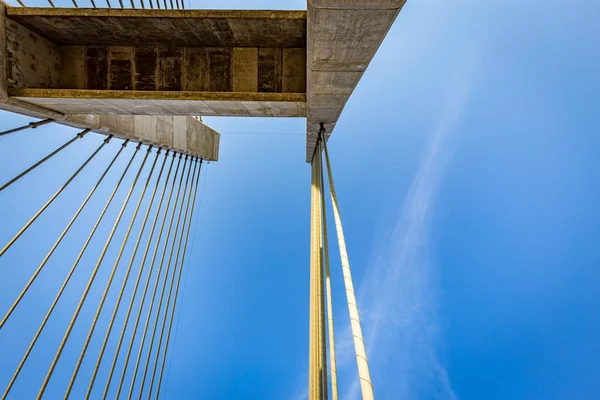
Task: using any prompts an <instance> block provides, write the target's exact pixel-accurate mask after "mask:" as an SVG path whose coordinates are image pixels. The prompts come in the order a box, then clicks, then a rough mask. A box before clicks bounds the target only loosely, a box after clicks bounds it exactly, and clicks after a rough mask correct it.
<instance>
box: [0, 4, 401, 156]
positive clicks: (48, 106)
mask: <svg viewBox="0 0 600 400" xmlns="http://www.w3.org/2000/svg"><path fill="white" fill-rule="evenodd" d="M404 2H405V0H308V9H307V11H306V12H305V11H229V10H223V11H220V10H202V11H201V10H117V9H94V10H91V9H64V8H53V9H49V8H42V9H35V8H10V9H8V10H6V11H5V12H6V18H4V19H0V23H1V21H6V23H5V27H0V28H2V29H0V30H1V31H2V33H5V34H6V35H7V38H6V40H3V43H2V47H0V51H1V54H0V64H1V63H5V66H6V68H3V70H5V71H6V72H7V77H6V79H2V75H1V74H0V80H1V82H0V99H3V100H2V101H3V104H4V105H3V108H4V109H15V110H19V109H21V110H24V109H25V110H28V112H31V110H34V111H35V112H36V113H39V112H40V110H41V111H43V112H44V113H46V114H110V115H124V114H126V115H149V116H152V115H171V116H173V115H179V116H190V115H199V114H200V115H206V116H263V117H265V116H269V117H271V116H272V117H307V125H306V126H307V128H306V129H307V145H306V160H307V161H309V162H310V161H311V160H312V156H313V153H314V146H315V143H316V139H317V133H318V131H319V128H320V125H321V124H324V126H325V129H326V130H327V134H328V135H330V134H331V132H332V131H333V129H334V128H335V125H336V122H337V120H338V119H339V118H340V115H341V113H342V110H343V108H344V106H345V104H346V102H347V100H348V98H349V97H350V96H351V94H352V92H353V91H354V88H355V87H356V85H357V84H358V82H359V81H360V79H361V77H362V75H363V73H364V71H365V70H366V68H367V66H368V65H369V63H370V62H371V60H372V58H373V57H374V55H375V52H376V51H377V49H378V48H379V46H380V44H381V42H382V40H383V39H384V37H385V35H386V34H387V31H388V30H389V28H390V27H391V25H392V24H393V22H394V20H395V19H396V17H397V15H398V13H399V12H400V10H401V9H402V7H403V5H404ZM2 38H3V36H2V34H0V39H2ZM38 54H39V55H40V57H38ZM82 100H85V101H82Z"/></svg>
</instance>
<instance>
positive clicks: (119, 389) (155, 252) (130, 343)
mask: <svg viewBox="0 0 600 400" xmlns="http://www.w3.org/2000/svg"><path fill="white" fill-rule="evenodd" d="M176 155H177V153H173V157H175V156H176ZM180 164H181V154H180V155H179V160H178V161H177V167H176V168H175V174H174V175H173V182H172V184H171V188H170V189H169V197H168V200H167V206H166V208H165V214H164V218H163V221H162V223H161V226H160V230H159V232H158V238H157V241H156V245H155V247H154V254H153V255H152V261H151V263H150V270H149V273H148V278H147V280H146V285H145V287H144V292H143V296H142V300H141V302H140V307H139V309H138V314H137V317H136V321H135V324H134V327H133V333H132V336H131V340H130V342H129V347H128V349H127V354H126V356H125V364H124V366H123V371H122V373H121V377H120V379H119V386H118V388H117V396H116V397H117V398H118V397H119V396H120V395H121V389H122V387H123V382H124V380H125V373H126V372H127V366H128V364H129V358H130V356H131V350H132V348H133V343H134V341H135V335H136V332H137V327H138V324H139V322H140V318H141V316H142V309H143V306H144V302H145V300H146V294H147V289H148V285H149V283H150V279H151V277H152V271H153V270H154V262H155V260H156V254H157V252H158V248H159V245H160V241H161V237H162V233H163V229H164V227H165V223H166V222H167V214H168V211H169V205H170V204H171V199H172V195H173V189H174V188H175V182H176V180H177V173H178V172H179V166H180ZM149 248H150V241H148V245H147V246H146V254H144V260H145V259H146V256H147V253H148V249H149ZM159 276H160V270H159V271H158V275H157V281H158V278H159ZM150 311H152V304H151V305H150V309H149V312H150ZM122 334H124V330H123V332H122ZM120 340H122V337H121V339H120ZM118 356H119V353H118V352H116V353H115V357H114V358H113V363H112V366H111V372H110V374H111V376H112V373H113V370H114V368H115V364H116V362H117V359H118ZM110 383H111V380H110V379H109V380H108V381H107V382H106V387H105V388H104V394H103V396H102V398H106V396H107V393H108V389H109V386H110Z"/></svg>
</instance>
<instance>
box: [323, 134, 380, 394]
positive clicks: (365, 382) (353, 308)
mask: <svg viewBox="0 0 600 400" xmlns="http://www.w3.org/2000/svg"><path fill="white" fill-rule="evenodd" d="M323 133H325V132H324V129H323V128H321V131H320V135H321V137H323ZM322 142H323V146H324V149H325V160H326V163H327V175H328V177H329V192H330V194H331V203H332V204H333V216H334V220H335V227H336V233H337V237H338V245H339V248H340V259H341V263H342V271H343V274H344V286H345V288H346V300H347V302H348V312H349V314H350V326H351V328H352V336H353V339H354V340H353V342H354V352H355V354H356V362H357V365H358V376H359V379H360V387H361V392H362V397H363V399H365V400H373V399H374V394H373V384H372V383H371V373H370V371H369V362H368V361H367V351H366V349H365V341H364V339H363V335H362V328H361V326H360V317H359V314H358V305H357V302H356V296H355V294H354V284H353V283H352V273H351V271H350V261H349V259H348V252H347V250H346V240H345V239H344V230H343V228H342V220H341V217H340V211H339V206H338V201H337V194H336V192H335V185H334V183H333V174H332V172H331V163H330V161H329V152H328V151H327V143H326V141H325V140H323V141H322Z"/></svg>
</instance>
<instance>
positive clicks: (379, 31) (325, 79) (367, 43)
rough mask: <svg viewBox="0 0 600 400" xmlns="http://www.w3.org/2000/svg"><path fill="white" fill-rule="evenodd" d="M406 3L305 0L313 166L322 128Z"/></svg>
mask: <svg viewBox="0 0 600 400" xmlns="http://www.w3.org/2000/svg"><path fill="white" fill-rule="evenodd" d="M404 3H405V0H308V17H307V21H308V25H307V56H306V66H307V70H306V73H307V100H306V101H307V121H306V122H307V126H306V132H307V139H306V140H307V141H306V161H307V162H311V161H312V158H313V154H314V151H315V145H316V143H317V134H318V132H319V128H320V124H321V123H322V124H324V125H325V129H326V131H327V132H328V134H331V132H332V130H333V129H334V128H335V124H336V123H337V121H338V119H339V118H340V115H341V114H342V111H343V109H344V106H345V105H346V102H347V101H348V99H349V98H350V96H351V95H352V92H353V91H354V88H355V87H356V85H357V84H358V82H359V81H360V79H361V78H362V76H363V74H364V71H365V70H366V69H367V67H368V65H369V64H370V62H371V60H372V59H373V57H374V56H375V53H376V52H377V49H378V48H379V46H380V45H381V42H382V41H383V39H384V38H385V36H386V34H387V32H388V30H389V29H390V27H391V26H392V24H393V23H394V21H395V19H396V16H397V15H398V13H399V12H400V10H401V9H402V7H403V6H404Z"/></svg>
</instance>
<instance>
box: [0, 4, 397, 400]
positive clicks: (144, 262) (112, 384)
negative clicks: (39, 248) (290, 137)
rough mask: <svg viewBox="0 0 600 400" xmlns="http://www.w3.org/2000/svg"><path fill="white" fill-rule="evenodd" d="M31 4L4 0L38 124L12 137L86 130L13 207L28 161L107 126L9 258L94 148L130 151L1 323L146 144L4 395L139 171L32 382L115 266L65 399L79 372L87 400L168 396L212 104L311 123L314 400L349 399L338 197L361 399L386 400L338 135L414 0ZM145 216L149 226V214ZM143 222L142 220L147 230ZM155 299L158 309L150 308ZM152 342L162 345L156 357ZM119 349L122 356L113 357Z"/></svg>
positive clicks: (214, 141) (10, 42)
mask: <svg viewBox="0 0 600 400" xmlns="http://www.w3.org/2000/svg"><path fill="white" fill-rule="evenodd" d="M17 1H18V3H19V5H20V6H19V7H17V6H15V7H13V6H10V5H8V4H5V3H2V2H1V1H0V109H2V110H6V111H11V112H15V113H19V114H22V115H26V116H29V117H31V118H34V119H37V121H36V122H32V123H30V124H28V125H26V126H23V127H18V128H15V129H11V130H9V131H4V132H1V133H0V136H3V135H8V134H17V132H19V131H20V130H24V129H32V128H38V129H44V126H45V125H48V124H50V123H57V124H62V125H67V126H70V127H74V128H78V129H79V130H80V132H79V133H78V134H77V135H76V136H75V137H74V138H73V139H71V140H70V141H68V142H67V143H65V144H64V145H63V146H61V147H59V148H58V149H56V150H55V151H53V152H51V153H49V154H48V155H47V156H46V157H44V158H42V159H41V160H39V161H38V162H37V163H35V164H33V165H32V166H31V167H30V168H28V169H27V170H25V171H23V173H21V174H19V175H17V176H16V177H15V178H14V179H12V180H11V181H9V182H6V183H0V184H2V186H0V202H1V201H2V200H1V196H2V193H1V192H2V191H4V190H10V187H11V185H12V184H13V183H15V182H17V181H19V180H20V179H27V174H28V173H29V172H30V171H32V170H33V169H35V168H38V167H40V166H42V165H43V163H44V162H45V161H46V160H48V159H49V158H52V157H60V155H59V153H60V152H61V151H62V150H63V149H64V148H66V147H67V146H71V145H73V144H74V143H77V142H78V141H80V140H85V139H83V138H85V137H86V136H88V135H104V136H105V137H106V139H105V140H104V141H102V143H101V144H100V145H99V146H98V148H97V149H96V150H95V151H94V152H93V153H91V154H90V156H89V158H87V160H86V161H85V162H84V163H83V164H82V165H81V166H79V167H78V169H76V170H75V172H74V173H73V175H71V176H70V177H68V179H66V181H65V183H64V185H63V186H61V187H60V188H59V189H58V190H57V191H56V193H55V194H54V195H53V196H52V197H51V198H49V199H48V200H47V201H46V202H45V203H44V204H43V205H42V206H41V207H40V209H39V211H37V212H36V213H35V214H34V215H33V216H31V218H29V219H28V220H27V222H26V223H25V224H24V226H23V228H22V229H21V230H19V231H18V232H15V235H14V237H13V238H12V239H11V240H10V241H9V242H8V243H6V244H2V243H0V246H3V247H2V249H1V250H0V268H2V267H3V266H2V264H1V262H2V256H3V255H4V254H5V253H7V252H9V251H11V250H12V245H13V244H14V243H15V242H16V241H18V240H27V229H28V228H29V227H30V226H31V225H32V224H34V223H35V222H36V220H37V218H38V217H39V216H40V215H41V214H42V213H44V212H45V210H46V209H47V208H48V206H49V205H50V204H51V203H52V202H53V201H54V199H56V198H57V197H58V196H61V195H64V193H63V191H64V190H65V188H66V187H67V186H68V185H69V184H70V183H71V182H72V181H73V180H75V179H77V175H78V174H79V172H80V171H82V170H83V169H85V168H86V167H87V166H88V163H90V161H91V160H92V159H93V158H94V157H95V156H96V154H98V153H99V152H101V151H103V149H104V148H105V147H106V144H108V143H109V142H111V141H120V142H121V143H122V146H120V148H119V149H118V150H117V151H116V153H115V154H114V157H113V158H112V161H111V162H110V163H109V164H108V165H106V166H105V167H106V170H105V171H104V173H103V174H102V175H100V177H99V178H98V181H97V182H96V183H95V184H94V185H92V186H91V187H90V191H89V194H88V195H87V197H86V198H85V200H84V201H83V202H82V203H81V205H80V207H79V208H78V209H77V211H75V212H74V214H73V217H72V219H71V221H70V222H69V223H68V224H67V225H66V226H65V227H64V230H63V232H62V233H61V235H60V236H59V237H58V238H57V240H56V242H55V244H54V245H53V247H52V248H51V249H49V251H48V253H47V255H46V257H45V258H44V259H43V260H42V261H41V262H40V264H39V266H38V267H37V269H36V270H35V273H34V274H33V276H32V277H31V279H30V280H29V281H28V283H27V284H26V285H25V287H24V288H23V289H22V291H21V292H20V294H19V295H18V296H17V297H16V299H15V301H14V303H13V304H12V305H11V307H10V308H9V309H8V310H0V318H2V319H1V320H0V329H2V330H4V329H13V330H14V329H17V330H18V329H19V328H18V326H14V325H13V326H11V317H13V316H14V315H15V313H17V312H18V310H19V304H20V302H21V300H22V299H23V298H24V297H25V296H28V295H30V293H29V292H30V289H31V287H32V284H33V283H34V281H35V280H36V279H38V275H39V274H40V273H41V272H42V270H43V269H44V268H48V265H47V264H48V261H49V259H50V258H51V257H52V255H53V253H54V251H55V250H56V248H57V247H58V246H60V244H61V240H62V238H63V237H64V235H66V234H67V232H68V231H69V229H70V228H71V226H72V225H73V223H74V222H75V220H77V218H78V217H79V215H80V213H81V212H82V210H83V209H84V208H85V207H86V205H87V204H88V201H89V200H90V198H92V197H93V196H94V194H95V193H96V189H97V188H98V187H99V186H100V185H101V184H102V181H103V179H104V177H105V176H106V174H107V173H108V171H109V170H110V169H111V168H113V166H114V164H115V161H116V160H117V158H119V157H120V156H121V154H122V150H123V149H124V148H125V147H126V146H128V145H130V146H135V151H134V152H133V155H132V156H131V159H130V160H129V162H128V163H127V164H126V167H125V170H124V171H123V172H122V175H121V178H120V180H119V181H118V183H117V184H116V186H115V187H114V190H113V191H112V194H111V195H110V196H109V198H108V199H107V200H106V203H105V206H104V208H103V209H102V211H101V212H100V213H99V214H98V217H97V220H96V222H95V224H94V225H93V227H92V228H91V230H90V233H89V236H88V238H87V240H86V241H85V243H84V245H83V247H82V248H81V249H75V250H74V252H75V254H76V253H77V251H79V254H78V255H77V257H76V258H75V259H74V260H75V261H74V263H73V266H72V268H71V270H70V271H69V273H68V275H67V276H66V277H65V280H64V284H63V286H61V289H60V290H59V292H58V293H57V294H56V297H55V298H54V300H53V302H52V303H51V305H49V306H48V305H44V307H47V308H48V312H47V314H46V316H45V317H44V320H43V321H41V325H40V328H39V329H38V331H37V333H36V334H35V337H33V338H32V341H31V345H30V346H29V348H28V349H27V351H26V353H25V354H24V356H23V358H22V360H21V362H20V363H19V364H18V365H15V373H14V375H13V377H12V379H11V381H10V382H0V386H4V388H2V387H0V393H2V397H1V399H2V400H3V399H6V398H9V397H10V396H11V389H12V387H13V385H14V383H15V382H16V381H17V379H27V378H26V377H23V373H22V372H23V367H24V365H25V364H26V362H27V360H28V356H29V354H30V352H31V351H32V350H33V349H34V347H35V346H36V342H37V340H38V339H39V337H40V335H42V334H43V333H44V327H45V324H46V322H47V321H48V318H50V317H51V315H52V311H53V309H54V307H55V306H56V304H57V302H58V301H59V300H60V298H61V295H62V293H63V291H64V290H65V287H66V286H67V285H69V283H70V278H71V276H72V274H73V273H74V271H75V270H76V269H77V267H78V265H79V263H80V260H81V259H82V256H83V254H84V253H85V252H86V250H87V247H88V244H89V243H90V240H91V239H92V237H93V236H94V235H95V234H96V231H97V227H98V224H99V223H100V222H101V221H102V220H103V218H105V215H106V211H107V208H108V207H109V206H110V204H111V202H113V200H114V197H115V193H116V192H117V191H118V190H119V187H120V186H121V183H122V182H123V179H124V177H125V176H126V175H127V174H133V175H134V176H135V177H134V178H133V183H132V184H131V186H130V188H129V189H128V192H127V195H126V196H125V200H124V201H123V204H122V205H121V208H120V211H119V213H118V215H117V217H116V219H115V220H114V222H113V228H112V230H111V231H110V233H109V234H108V237H107V238H106V240H105V245H104V247H103V250H102V252H101V254H100V255H98V258H97V261H96V262H95V265H94V267H93V269H92V273H91V276H90V277H89V280H88V282H87V284H86V286H85V289H84V290H83V294H82V295H81V300H80V301H79V304H78V305H77V308H76V310H75V312H74V314H73V316H72V319H71V321H70V323H69V325H68V327H67V329H66V330H65V332H64V335H63V340H62V342H61V344H60V346H59V348H58V349H56V353H55V356H54V358H53V360H52V362H51V363H50V364H49V366H48V368H47V371H46V372H45V377H44V379H43V381H41V382H33V381H30V382H29V384H31V385H39V392H38V396H37V398H42V397H44V393H45V389H46V387H47V385H48V383H49V381H50V380H51V379H52V375H53V371H54V369H55V367H56V364H57V362H58V361H59V360H60V357H61V354H62V351H63V349H64V347H65V345H66V343H67V341H68V340H69V337H70V335H71V332H72V329H73V327H74V324H75V323H76V322H77V320H78V317H79V315H80V311H81V309H82V305H83V303H84V302H85V301H86V297H87V294H88V293H89V290H90V287H91V285H92V284H93V283H94V280H95V278H96V275H97V272H98V271H99V269H100V268H103V269H110V270H111V273H110V277H109V279H108V282H106V285H105V291H104V295H103V297H102V299H101V302H100V304H98V307H97V312H96V315H95V317H94V319H93V322H92V324H91V326H90V327H89V331H88V336H87V338H86V341H85V344H84V346H83V348H82V349H81V353H80V357H79V360H78V362H77V365H76V366H75V368H74V371H73V375H72V378H71V380H70V382H69V385H68V386H67V387H65V396H64V398H65V399H66V398H68V397H69V396H70V394H71V390H72V388H73V385H74V383H75V381H76V380H78V379H83V380H86V381H87V382H89V384H88V390H87V393H86V398H89V397H103V398H104V397H106V396H107V395H108V394H109V393H110V394H111V395H112V394H113V393H115V394H116V396H117V397H126V398H131V397H134V396H139V398H141V396H142V394H147V396H148V398H150V397H152V396H154V397H156V398H158V397H159V396H160V393H161V382H162V379H163V371H164V365H165V359H166V355H167V348H168V345H169V339H170V337H171V328H172V322H173V314H174V312H175V307H176V304H177V300H178V296H179V294H178V293H179V284H180V278H181V274H182V270H183V266H184V261H185V255H186V249H187V244H188V237H189V233H190V227H191V225H192V219H193V215H194V207H195V206H196V196H197V192H198V182H199V180H200V173H201V168H202V163H203V162H206V161H217V160H218V154H219V137H220V135H219V133H218V132H216V131H215V130H214V129H211V128H210V127H208V126H207V125H205V124H204V123H203V122H202V120H201V119H200V118H198V117H196V116H198V115H201V116H238V117H240V116H243V117H298V118H306V138H307V140H306V160H305V161H306V162H307V163H310V165H311V225H310V235H311V237H310V238H311V240H310V268H309V272H310V273H309V276H310V296H309V299H310V319H309V341H310V343H309V382H308V387H309V399H311V400H316V399H326V398H328V397H330V396H331V398H333V399H337V398H338V393H337V374H336V364H335V345H334V332H333V316H332V306H331V284H330V279H331V268H330V264H329V240H328V237H327V211H326V203H327V199H328V198H329V199H330V202H331V205H332V211H333V217H334V218H333V223H334V225H335V228H336V233H337V241H338V245H339V249H340V255H341V265H342V276H343V280H344V284H345V289H346V298H347V303H348V311H349V316H350V322H351V328H352V334H353V339H354V347H355V353H356V360H357V366H358V371H359V379H360V385H361V389H362V396H363V399H373V398H374V391H373V384H372V381H371V376H370V372H369V366H368V361H367V353H366V349H365V343H364V339H363V335H362V329H361V324H360V318H359V312H358V305H357V302H356V297H355V294H354V287H353V282H352V276H351V270H350V263H349V257H348V253H347V250H346V245H345V241H344V232H343V228H342V219H341V216H340V207H339V204H338V199H337V196H336V192H335V186H334V181H333V175H332V166H331V160H330V157H329V152H328V151H327V144H326V143H327V140H328V138H329V136H330V135H331V134H332V133H333V132H334V130H335V125H336V122H337V121H338V119H339V118H340V116H341V114H342V111H343V108H344V106H345V104H346V102H347V100H348V99H349V97H350V96H351V94H352V92H353V90H354V88H355V87H356V85H357V84H358V82H359V81H360V79H361V77H362V76H363V74H364V72H365V70H366V69H367V67H368V65H369V63H370V62H371V60H372V58H373V57H374V55H375V53H376V51H377V49H378V47H379V46H380V44H381V42H382V41H383V39H384V37H385V36H386V34H387V32H388V30H389V28H390V27H391V25H392V24H393V23H394V21H395V19H396V17H397V16H398V14H399V12H400V10H401V9H402V7H403V5H404V2H405V0H308V3H307V9H306V10H302V11H277V10H190V9H185V5H184V2H183V1H182V2H181V4H180V3H179V0H175V4H174V3H173V0H169V2H167V1H166V0H154V2H153V1H152V0H135V1H134V0H130V3H131V8H129V6H128V7H127V8H125V7H124V4H123V2H122V1H121V0H119V6H117V4H116V2H115V1H114V0H113V4H111V3H110V0H106V2H107V4H106V6H107V7H108V8H100V7H101V6H100V4H97V3H96V2H97V1H98V0H96V1H94V0H90V1H91V4H85V5H84V4H78V2H80V3H82V2H83V0H72V1H73V5H74V6H75V7H74V8H56V7H55V5H54V3H53V2H52V0H48V2H49V5H50V7H46V8H31V7H27V6H26V5H25V4H24V2H26V0H17ZM0 140H1V139H0ZM0 145H2V144H1V142H0ZM134 159H135V160H138V161H136V162H137V164H135V165H138V164H139V169H138V170H137V171H136V170H135V168H133V169H131V166H132V165H133V164H132V163H133V162H134ZM140 159H141V161H139V160H140ZM137 185H140V186H141V187H142V189H140V190H141V193H140V194H139V196H137V191H135V188H136V187H138V186H137ZM326 188H329V195H326ZM134 192H135V193H136V195H135V196H134V195H133V193H134ZM136 196H137V197H136ZM128 207H134V208H135V209H134V211H133V216H132V218H131V220H130V221H124V220H123V215H124V212H125V210H126V209H128ZM136 221H141V222H140V224H136ZM122 223H128V228H127V234H126V236H125V238H124V240H123V241H122V243H121V244H120V251H119V253H118V256H117V260H116V261H115V262H114V263H112V269H111V266H110V265H109V264H111V263H105V262H104V261H105V256H106V253H107V251H108V249H109V248H110V247H111V246H117V247H118V246H119V243H114V242H113V237H114V233H115V230H116V229H117V227H118V226H119V225H120V224H122ZM134 225H135V226H136V227H137V226H138V225H141V227H140V228H139V232H138V233H137V234H136V233H135V232H134V231H135V230H134V229H133V227H134ZM130 234H131V235H130ZM146 237H149V238H148V239H146ZM134 238H136V239H134ZM134 240H135V245H134V246H135V247H134V250H133V254H132V256H131V257H130V259H129V260H125V259H123V261H121V258H122V255H123V249H124V247H125V246H126V244H127V243H128V241H131V242H132V243H133V242H134ZM136 254H139V256H138V257H136ZM4 268H6V266H4ZM118 268H121V269H125V270H126V273H125V278H124V282H121V290H120V293H119V296H118V300H117V303H116V304H114V305H112V310H113V313H112V317H111V319H110V322H109V325H108V326H107V327H105V326H98V325H97V323H98V316H99V314H100V313H101V312H102V310H103V309H104V308H109V309H110V308H111V307H110V306H109V305H108V304H106V303H105V300H106V293H107V291H108V290H109V289H110V287H111V285H112V284H113V283H117V282H113V278H114V276H115V271H117V269H118ZM153 271H154V272H153ZM129 279H131V281H130V282H131V283H129V284H130V285H131V284H132V282H134V281H135V285H134V289H133V291H132V298H131V299H130V300H129V305H128V306H127V298H125V297H126V296H124V292H125V287H126V286H127V285H128V280H129ZM71 284H73V283H72V282H71ZM150 293H152V295H151V296H150ZM165 294H166V296H165ZM136 298H137V299H138V301H140V299H141V303H140V306H139V308H136V307H135V306H134V305H135V304H136V302H135V300H136ZM148 303H149V309H148V312H147V314H146V315H145V316H144V315H143V314H144V313H143V312H142V311H143V310H142V306H143V305H144V304H148ZM120 309H122V310H124V309H127V312H126V318H125V322H124V325H123V326H118V325H119V323H118V322H117V323H115V322H116V315H117V312H118V311H119V310H120ZM153 310H155V311H153ZM142 317H144V318H142ZM128 326H130V327H131V326H133V333H132V334H131V338H128V337H127V335H126V333H127V329H128ZM142 326H143V328H142ZM96 329H98V330H99V331H100V332H103V333H104V334H105V336H104V338H105V339H104V342H103V344H102V347H101V349H100V353H99V354H98V353H97V352H95V353H94V354H89V353H91V352H90V351H89V347H88V345H89V342H90V338H91V336H92V334H93V332H94V330H96ZM119 334H120V336H119V341H118V348H117V350H116V352H115V353H114V354H112V357H111V355H110V354H108V353H106V352H105V350H106V343H107V340H108V338H109V337H110V336H111V335H115V336H116V335H119ZM136 335H138V336H137V337H138V339H139V337H140V336H141V338H142V339H141V340H142V344H141V347H140V350H139V353H138V354H137V356H135V355H133V354H132V345H133V342H134V339H135V338H136ZM127 339H129V340H127ZM146 344H147V346H148V347H149V350H148V354H147V357H146V358H145V359H143V358H144V357H143V354H142V350H143V349H144V346H145V345H146ZM154 346H156V348H155V353H153V347H154ZM151 355H152V357H151ZM328 355H329V358H328ZM86 356H87V357H92V358H93V357H96V358H97V362H96V365H95V368H94V371H93V374H92V376H83V374H81V373H80V365H81V362H82V360H83V359H84V358H85V357H86ZM103 357H106V358H107V359H112V365H111V367H110V373H109V375H108V376H109V377H108V381H106V382H99V380H97V379H96V378H97V373H98V370H99V368H100V365H101V361H102V359H103ZM119 360H120V361H122V362H124V367H122V368H120V367H119V368H115V367H116V365H117V364H118V363H117V361H119ZM328 360H329V361H328ZM328 363H329V366H328ZM108 364H110V362H109V363H108ZM44 368H45V367H44ZM128 368H129V370H128ZM131 370H133V375H132V376H131V379H130V380H129V381H128V380H127V379H126V372H127V371H131Z"/></svg>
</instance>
